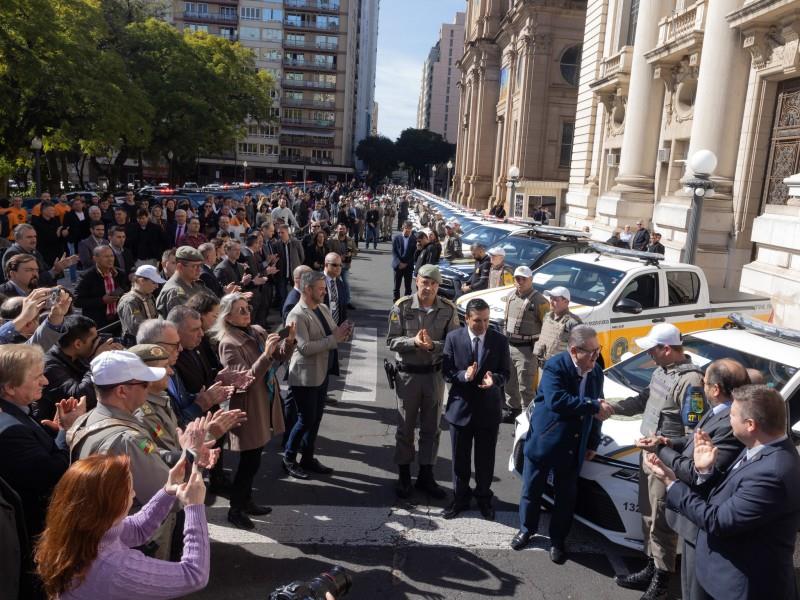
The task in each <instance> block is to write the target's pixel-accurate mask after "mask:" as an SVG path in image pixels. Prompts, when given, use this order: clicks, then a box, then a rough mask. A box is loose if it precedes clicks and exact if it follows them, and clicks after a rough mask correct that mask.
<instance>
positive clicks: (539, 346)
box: [533, 285, 581, 375]
mask: <svg viewBox="0 0 800 600" xmlns="http://www.w3.org/2000/svg"><path fill="white" fill-rule="evenodd" d="M544 296H545V297H546V298H548V299H549V300H550V312H548V313H547V314H546V315H545V317H544V320H543V321H542V331H541V333H540V334H539V339H538V340H537V341H536V343H535V344H534V346H533V354H534V356H535V357H536V359H537V360H538V361H539V368H540V369H541V367H542V366H543V365H544V363H546V362H547V361H548V360H550V359H551V358H553V357H554V356H555V355H556V354H560V353H561V352H564V351H566V350H567V345H568V342H569V332H570V331H572V328H573V327H575V325H580V324H581V319H580V317H578V316H577V315H575V314H573V313H571V312H570V310H569V301H570V293H569V290H568V289H567V288H565V287H563V286H560V285H559V286H556V287H554V288H552V289H550V290H546V291H545V292H544ZM540 375H541V373H540Z"/></svg>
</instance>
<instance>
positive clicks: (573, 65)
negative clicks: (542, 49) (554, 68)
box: [560, 46, 581, 87]
mask: <svg viewBox="0 0 800 600" xmlns="http://www.w3.org/2000/svg"><path fill="white" fill-rule="evenodd" d="M560 66H561V76H562V77H563V78H564V80H565V81H566V82H567V83H569V84H570V85H573V86H576V87H577V85H578V81H579V79H580V76H581V46H572V47H570V48H567V49H566V50H565V51H564V54H562V55H561V64H560Z"/></svg>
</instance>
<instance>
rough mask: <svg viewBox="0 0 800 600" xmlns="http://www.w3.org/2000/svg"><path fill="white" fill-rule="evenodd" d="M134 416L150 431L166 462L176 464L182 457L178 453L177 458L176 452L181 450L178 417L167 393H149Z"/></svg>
mask: <svg viewBox="0 0 800 600" xmlns="http://www.w3.org/2000/svg"><path fill="white" fill-rule="evenodd" d="M133 416H134V417H136V420H137V421H139V423H141V424H142V425H143V426H144V427H145V429H147V431H149V432H150V435H151V437H152V438H153V441H154V442H155V444H156V446H157V447H158V453H159V455H160V456H161V458H162V459H163V460H164V462H165V463H167V464H168V465H170V466H172V465H174V464H175V461H176V460H177V458H179V457H180V454H178V455H177V458H176V453H180V452H181V445H180V442H179V441H178V417H177V416H175V411H174V410H173V409H172V403H171V402H170V400H169V396H168V395H167V393H166V392H161V393H160V394H152V393H151V394H148V395H147V402H145V403H144V404H142V405H141V406H140V407H139V408H137V409H136V411H135V412H134V413H133Z"/></svg>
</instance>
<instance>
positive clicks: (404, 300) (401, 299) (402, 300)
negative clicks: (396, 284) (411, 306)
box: [394, 296, 413, 306]
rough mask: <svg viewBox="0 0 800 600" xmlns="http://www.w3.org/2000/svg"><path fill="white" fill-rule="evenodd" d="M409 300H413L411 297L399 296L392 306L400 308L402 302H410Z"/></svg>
mask: <svg viewBox="0 0 800 600" xmlns="http://www.w3.org/2000/svg"><path fill="white" fill-rule="evenodd" d="M411 298H413V296H401V297H400V298H398V299H397V300H395V303H394V305H395V306H400V305H401V304H402V303H403V302H408V301H409V300H411Z"/></svg>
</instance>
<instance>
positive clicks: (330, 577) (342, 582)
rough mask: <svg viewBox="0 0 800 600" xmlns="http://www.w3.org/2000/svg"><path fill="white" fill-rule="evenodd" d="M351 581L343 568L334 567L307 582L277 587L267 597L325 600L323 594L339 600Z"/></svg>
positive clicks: (273, 599) (348, 589)
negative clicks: (328, 594)
mask: <svg viewBox="0 0 800 600" xmlns="http://www.w3.org/2000/svg"><path fill="white" fill-rule="evenodd" d="M352 584H353V580H352V579H351V578H350V575H349V573H348V572H347V571H345V570H344V568H342V567H339V566H336V567H332V568H331V569H330V570H329V571H325V572H323V573H321V574H320V575H319V577H315V578H314V579H312V580H311V581H309V582H304V581H293V582H292V583H288V584H286V585H284V586H281V587H279V588H278V589H276V590H275V591H274V592H272V593H271V594H270V595H269V600H325V594H326V593H328V592H330V594H331V596H333V597H334V598H336V600H339V598H344V597H345V596H346V595H347V592H349V591H350V586H352Z"/></svg>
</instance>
